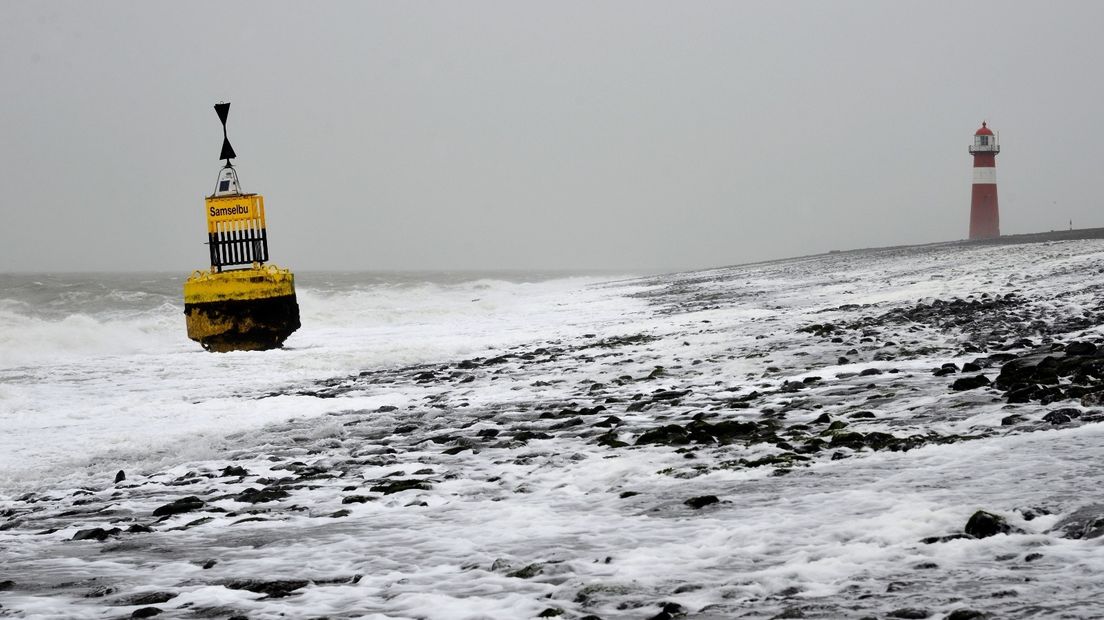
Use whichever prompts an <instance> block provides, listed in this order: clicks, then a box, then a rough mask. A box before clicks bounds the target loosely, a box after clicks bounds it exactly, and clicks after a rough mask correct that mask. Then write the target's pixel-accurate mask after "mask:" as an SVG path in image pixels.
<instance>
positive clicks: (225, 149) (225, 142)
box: [215, 103, 237, 164]
mask: <svg viewBox="0 0 1104 620" xmlns="http://www.w3.org/2000/svg"><path fill="white" fill-rule="evenodd" d="M215 113H216V114H218V117H219V120H220V121H222V154H220V155H219V159H225V160H226V163H227V164H229V163H230V160H231V159H234V158H235V157H237V154H236V153H234V147H232V146H230V138H228V137H227V136H226V117H227V116H229V115H230V104H229V103H216V104H215Z"/></svg>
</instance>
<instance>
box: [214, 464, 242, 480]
mask: <svg viewBox="0 0 1104 620" xmlns="http://www.w3.org/2000/svg"><path fill="white" fill-rule="evenodd" d="M248 475H249V472H248V471H247V470H246V469H245V468H244V467H238V466H236V465H230V466H227V467H224V468H223V470H222V472H221V473H220V474H219V476H221V477H223V478H228V477H231V476H235V477H242V476H248Z"/></svg>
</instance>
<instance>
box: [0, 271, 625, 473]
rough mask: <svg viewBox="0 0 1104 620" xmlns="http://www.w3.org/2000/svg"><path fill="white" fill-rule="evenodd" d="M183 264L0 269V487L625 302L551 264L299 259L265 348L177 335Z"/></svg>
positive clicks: (201, 440)
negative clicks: (286, 304) (112, 269)
mask: <svg viewBox="0 0 1104 620" xmlns="http://www.w3.org/2000/svg"><path fill="white" fill-rule="evenodd" d="M185 277H186V274H184V275H181V274H164V273H79V274H0V428H3V433H2V434H0V493H3V492H4V491H12V490H26V489H34V488H37V487H39V486H40V485H47V486H56V485H59V484H73V483H79V482H80V480H81V479H83V478H87V479H88V480H95V479H97V478H98V477H100V476H102V475H103V473H104V472H105V471H107V470H110V469H111V468H118V467H122V466H131V467H133V466H143V465H149V466H156V464H158V463H162V464H168V463H172V462H179V461H183V460H188V459H191V458H200V457H203V456H205V455H209V454H210V450H211V446H212V442H214V441H217V440H218V439H219V438H221V437H223V436H225V435H228V434H230V433H233V432H236V431H241V430H245V429H249V428H256V427H260V426H262V425H264V424H269V423H274V422H281V421H284V420H288V419H291V418H297V417H305V416H312V415H318V414H319V413H320V412H321V411H322V410H323V409H324V408H320V407H319V406H318V404H319V403H318V402H317V401H313V399H299V398H291V397H289V398H286V399H275V400H268V401H266V402H265V404H264V406H258V405H257V404H256V403H255V402H253V401H251V400H250V399H251V398H252V397H255V396H257V395H262V394H266V393H272V392H282V391H290V390H292V389H294V388H296V387H301V386H303V385H305V384H307V383H309V382H311V381H315V380H319V379H324V378H328V377H333V376H339V375H343V374H348V373H355V372H359V371H362V370H366V369H373V368H385V367H390V366H395V365H400V364H414V363H419V362H426V361H433V360H447V359H453V358H456V357H458V356H465V355H476V354H478V353H480V352H481V351H485V350H491V349H495V348H502V347H505V346H510V345H512V344H516V343H519V342H524V341H528V340H532V339H534V338H537V337H543V336H546V335H550V334H555V333H561V332H565V331H566V332H575V331H585V330H586V329H588V325H589V324H590V323H592V322H593V321H595V320H598V321H602V320H607V319H609V318H611V317H616V316H618V315H619V314H620V313H621V312H622V311H624V310H625V309H626V308H625V303H626V302H625V300H624V299H623V298H619V297H616V296H614V295H612V294H610V293H608V292H605V291H604V290H603V289H602V288H601V287H593V286H590V285H592V284H598V283H601V282H605V281H609V280H614V279H617V277H616V276H612V275H603V276H599V275H593V274H591V275H574V274H569V273H562V272H526V273H522V272H488V273H471V272H469V273H463V272H409V273H372V272H357V273H345V272H304V273H299V274H297V281H296V287H297V297H298V301H299V306H300V313H301V317H302V323H303V327H302V328H301V329H300V330H299V331H297V332H296V333H295V334H293V335H292V336H291V337H290V338H289V339H288V341H287V342H286V343H285V347H284V348H283V349H281V350H278V351H269V352H238V353H226V354H210V353H207V352H205V351H203V350H202V349H201V348H200V347H199V346H198V345H197V344H196V343H194V342H192V341H190V340H188V338H187V336H186V334H185V327H184V314H183V312H184V310H183V299H182V297H183V293H182V286H183V281H184V279H185Z"/></svg>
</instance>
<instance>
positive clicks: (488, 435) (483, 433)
mask: <svg viewBox="0 0 1104 620" xmlns="http://www.w3.org/2000/svg"><path fill="white" fill-rule="evenodd" d="M498 433H499V430H498V429H497V428H484V429H482V430H480V431H479V432H478V433H476V434H475V435H476V437H480V438H482V439H494V438H495V437H497V436H498Z"/></svg>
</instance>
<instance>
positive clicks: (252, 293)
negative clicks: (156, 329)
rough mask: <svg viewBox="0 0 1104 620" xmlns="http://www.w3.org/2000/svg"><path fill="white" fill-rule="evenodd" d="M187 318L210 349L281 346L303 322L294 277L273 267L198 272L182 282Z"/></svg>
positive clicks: (195, 336)
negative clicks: (300, 317) (300, 318)
mask: <svg viewBox="0 0 1104 620" xmlns="http://www.w3.org/2000/svg"><path fill="white" fill-rule="evenodd" d="M184 318H185V322H186V323H187V327H188V337H189V338H191V339H192V340H195V341H196V342H198V343H200V344H201V345H203V348H204V349H206V350H208V351H216V352H226V351H264V350H268V349H276V348H279V347H281V346H283V344H284V341H285V340H287V337H288V336H290V335H291V334H292V332H294V331H295V330H297V329H299V326H300V323H299V303H298V302H297V301H296V298H295V277H294V276H293V275H292V273H291V272H290V271H288V270H286V269H278V268H276V267H271V266H270V267H255V268H252V269H239V270H235V271H224V272H221V273H215V272H209V271H205V272H196V273H195V274H193V275H192V276H191V277H190V278H188V280H187V281H186V282H185V283H184Z"/></svg>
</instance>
